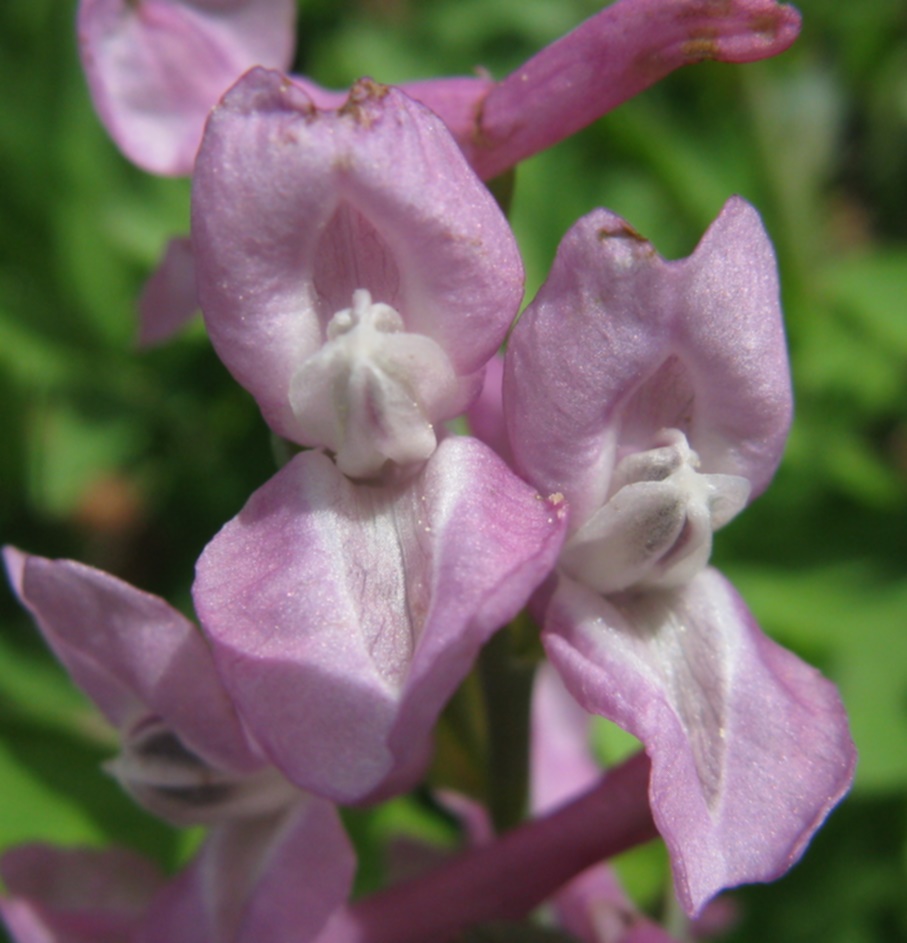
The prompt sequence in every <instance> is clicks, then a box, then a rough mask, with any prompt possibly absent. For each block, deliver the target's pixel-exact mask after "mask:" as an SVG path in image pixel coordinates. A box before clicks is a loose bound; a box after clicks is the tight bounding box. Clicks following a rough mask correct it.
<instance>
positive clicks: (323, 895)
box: [137, 798, 356, 943]
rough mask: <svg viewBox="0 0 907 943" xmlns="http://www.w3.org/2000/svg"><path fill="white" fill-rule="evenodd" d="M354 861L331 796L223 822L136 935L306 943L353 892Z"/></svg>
mask: <svg viewBox="0 0 907 943" xmlns="http://www.w3.org/2000/svg"><path fill="white" fill-rule="evenodd" d="M355 867H356V862H355V856H354V854H353V850H352V848H351V847H350V844H349V840H348V839H347V836H346V832H345V831H344V828H343V824H342V823H341V821H340V817H339V815H338V814H337V811H336V809H335V808H334V807H333V806H332V805H330V804H329V803H327V802H325V801H323V800H320V799H314V798H305V799H304V800H302V801H301V802H299V803H297V805H296V806H295V807H293V808H292V809H290V810H289V811H287V812H285V813H283V814H282V815H278V816H271V817H267V818H263V819H256V820H253V821H246V822H241V823H230V824H228V825H222V826H218V827H217V828H214V829H212V830H211V832H210V833H209V835H208V837H207V839H206V841H205V843H204V845H203V846H202V848H201V849H200V851H199V853H198V855H197V856H196V858H195V860H194V861H193V862H192V864H191V865H190V866H189V868H188V869H187V870H186V871H184V872H183V873H182V874H181V875H180V876H179V877H178V878H177V879H176V880H175V881H173V882H171V884H170V885H168V886H167V887H166V888H165V889H164V890H163V892H162V893H161V894H160V895H159V896H158V898H157V899H156V900H155V901H154V903H153V904H152V907H151V909H150V912H149V915H148V919H147V921H146V927H145V930H144V933H143V934H142V935H140V936H139V938H138V941H137V943H196V941H198V943H206V941H212V940H231V941H235V943H260V941H263V940H267V941H268V943H306V941H308V940H312V939H314V937H315V935H316V934H317V933H318V931H319V930H320V929H321V927H322V926H323V925H324V924H325V922H326V921H327V919H328V917H329V916H330V915H331V914H332V913H333V912H334V911H336V910H338V909H339V908H340V907H341V906H342V905H343V904H345V903H346V900H347V896H348V895H349V892H350V889H351V886H352V881H353V874H354V871H355Z"/></svg>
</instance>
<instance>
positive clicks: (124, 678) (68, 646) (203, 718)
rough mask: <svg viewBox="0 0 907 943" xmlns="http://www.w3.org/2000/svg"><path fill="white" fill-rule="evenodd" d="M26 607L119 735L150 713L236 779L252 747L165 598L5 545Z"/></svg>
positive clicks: (206, 659)
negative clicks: (117, 730)
mask: <svg viewBox="0 0 907 943" xmlns="http://www.w3.org/2000/svg"><path fill="white" fill-rule="evenodd" d="M3 555H4V560H5V562H6V566H7V571H8V573H9V575H10V580H11V582H12V585H13V590H14V591H15V593H16V595H17V596H18V597H19V600H20V602H21V603H22V605H23V606H25V607H26V609H28V611H29V612H30V613H31V615H32V616H33V618H34V620H35V622H36V623H37V625H38V628H39V629H40V630H41V632H42V634H43V635H44V638H45V639H46V641H47V643H48V645H50V647H51V648H52V649H53V651H54V654H55V655H56V656H57V657H58V658H59V659H60V661H61V662H63V664H64V665H65V666H66V669H67V670H68V671H69V673H70V675H71V676H72V678H73V680H74V681H75V682H76V684H78V685H79V687H81V688H82V689H83V690H84V691H85V692H86V693H87V694H88V696H89V697H91V698H92V700H94V701H95V703H96V704H97V705H98V707H99V708H100V709H101V710H102V711H103V712H104V714H105V716H106V717H107V719H108V720H109V721H110V722H111V723H112V724H113V725H114V726H116V727H118V728H119V729H120V730H124V728H126V727H128V726H129V725H130V724H131V723H132V722H135V721H137V720H139V718H141V717H142V716H144V715H147V714H148V712H149V711H150V712H151V713H152V714H155V715H157V716H158V717H160V718H162V719H163V720H164V721H165V723H166V724H167V726H168V727H170V728H171V729H172V730H173V731H175V732H176V733H177V734H178V735H179V737H180V739H181V740H183V741H184V742H185V744H186V745H187V746H189V747H190V748H191V749H192V750H194V751H195V752H196V753H197V754H198V755H199V756H202V757H204V758H205V759H207V760H208V761H209V762H210V763H212V764H213V765H216V766H219V767H222V768H224V769H229V770H233V771H236V772H242V771H251V770H254V769H257V768H259V767H261V766H262V765H263V761H262V760H261V758H260V757H258V756H257V755H256V753H255V752H254V751H253V749H252V747H251V746H250V744H249V742H248V740H247V738H246V736H245V733H244V732H243V729H242V727H241V726H240V723H239V720H238V718H237V717H236V714H235V713H234V711H233V707H232V705H231V704H230V701H229V700H228V698H227V695H226V693H225V691H224V689H223V687H222V685H221V682H220V680H219V678H218V676H217V673H216V671H215V669H214V662H213V661H212V659H211V655H210V653H209V651H208V648H207V646H206V645H205V642H204V639H203V638H202V636H201V634H200V633H199V631H198V629H197V628H196V627H195V626H194V625H193V624H192V623H191V622H190V621H189V620H188V619H186V618H185V617H184V616H183V615H181V614H180V613H179V612H177V611H176V610H175V609H173V608H172V607H171V606H169V605H168V604H167V603H166V602H164V600H163V599H159V598H158V597H157V596H151V595H149V594H148V593H143V592H141V591H140V590H138V589H135V588H134V587H132V586H130V585H129V584H128V583H124V582H122V581H121V580H118V579H116V578H115V577H113V576H110V575H109V574H107V573H102V572H101V571H100V570H95V569H93V568H92V567H89V566H85V565H84V564H81V563H76V562H75V561H73V560H47V559H45V558H43V557H35V556H30V555H29V554H25V553H22V552H21V551H19V550H16V549H15V548H14V547H6V548H4V552H3Z"/></svg>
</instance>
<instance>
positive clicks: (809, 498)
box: [0, 0, 907, 943]
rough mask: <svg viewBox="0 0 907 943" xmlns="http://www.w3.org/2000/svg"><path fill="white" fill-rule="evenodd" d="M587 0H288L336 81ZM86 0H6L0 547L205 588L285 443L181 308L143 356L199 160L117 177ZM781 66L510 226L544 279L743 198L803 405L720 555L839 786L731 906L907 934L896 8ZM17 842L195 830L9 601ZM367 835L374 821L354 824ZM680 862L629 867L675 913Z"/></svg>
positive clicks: (855, 15) (588, 172) (818, 35)
mask: <svg viewBox="0 0 907 943" xmlns="http://www.w3.org/2000/svg"><path fill="white" fill-rule="evenodd" d="M600 6H601V4H600V3H596V2H592V0H418V2H416V0H358V2H356V0H301V3H300V23H299V36H300V43H299V52H298V57H297V62H296V68H297V69H298V70H299V71H304V72H306V73H308V74H309V75H311V76H312V77H313V78H315V79H316V80H318V81H320V82H322V83H323V84H326V85H332V86H336V87H340V86H344V85H347V84H349V82H350V81H352V80H353V79H355V78H356V77H358V76H359V75H362V74H369V75H372V76H373V77H375V78H377V79H379V80H381V81H385V82H394V81H402V80H406V79H412V78H418V77H428V76H432V75H437V74H462V73H468V72H470V71H471V70H472V68H473V67H474V66H475V65H478V64H481V65H484V66H486V67H487V68H488V69H489V70H490V71H491V72H492V74H493V75H495V76H499V77H500V76H503V75H504V74H506V73H507V72H508V71H509V70H510V69H511V68H513V67H515V66H517V65H519V63H520V62H522V61H523V60H524V59H525V58H527V57H528V56H529V55H531V53H532V52H534V51H535V50H537V49H539V48H540V47H541V46H542V45H544V44H545V43H547V42H549V41H551V40H552V39H554V38H556V37H557V36H559V35H560V34H562V33H564V32H566V31H567V30H569V29H570V28H571V27H572V26H574V25H576V24H577V23H578V22H580V21H581V20H582V19H584V18H585V17H586V16H588V15H590V14H591V13H593V12H595V11H596V10H597V9H598V8H599V7H600ZM74 7H75V3H74V0H73V2H69V0H4V2H3V3H2V5H0V83H2V85H0V87H2V88H3V89H4V92H3V95H2V96H0V429H2V442H0V479H2V482H0V497H2V506H0V537H2V540H3V542H4V543H7V542H8V543H14V544H16V545H18V546H20V547H22V548H24V549H27V550H30V551H32V552H35V553H40V554H42V555H45V556H69V557H74V558H77V559H80V560H83V561H85V562H88V563H91V564H93V565H95V566H99V567H102V568H104V569H108V570H110V571H112V572H114V573H116V574H118V575H120V576H122V577H124V578H126V579H128V580H130V581H132V582H134V583H136V584H137V585H139V586H141V587H142V588H145V589H148V590H151V591H153V592H157V593H160V594H161V595H164V596H166V597H167V598H168V599H170V600H171V601H173V602H175V603H176V604H177V605H180V606H183V607H188V599H189V596H188V588H189V584H190V580H191V574H192V566H193V563H194V560H195V558H196V557H197V556H198V554H199V552H200V551H201V549H202V547H203V546H204V545H205V543H206V542H207V540H208V539H210V537H211V536H212V535H213V534H214V532H215V531H216V530H217V529H218V528H219V527H220V526H221V524H223V523H224V522H225V521H226V520H228V519H229V518H230V517H232V516H233V515H234V514H235V513H236V512H237V511H238V510H239V508H240V507H241V506H242V504H243V503H244V501H245V500H246V498H247V497H248V495H249V494H250V493H251V491H252V490H253V489H254V488H255V487H257V486H258V485H259V484H261V483H262V482H263V481H264V480H265V479H266V478H267V477H268V476H269V475H270V474H271V473H272V471H273V461H272V458H271V452H270V446H269V438H268V434H267V432H266V430H265V428H264V427H263V425H262V423H261V421H260V418H259V416H258V412H257V409H256V407H255V406H254V404H253V403H252V401H251V399H250V398H249V397H248V396H247V395H246V394H245V393H244V392H243V391H242V390H240V389H239V388H238V387H237V386H236V385H235V384H233V383H232V381H231V380H230V379H229V377H228V375H227V373H226V371H225V370H224V369H223V368H222V367H221V365H220V364H219V362H218V361H217V359H216V358H215V357H214V355H213V354H212V352H211V350H210V349H209V347H208V345H207V342H206V339H205V336H204V331H203V329H202V327H201V325H200V324H195V325H194V326H192V327H190V328H189V330H187V331H186V332H184V334H183V335H181V336H180V337H179V338H178V339H177V340H176V341H174V342H173V343H171V344H170V345H168V346H166V347H164V348H161V349H159V350H155V351H151V352H146V353H139V352H137V351H136V350H135V348H134V343H133V340H134V336H135V332H136V319H135V314H134V308H135V298H136V296H137V294H138V292H139V290H140V287H141V285H142V282H143V279H144V278H145V277H147V275H148V273H149V271H150V270H151V268H152V266H153V264H154V263H155V261H156V259H157V256H158V255H159V253H160V251H161V250H162V247H163V244H164V242H165V240H166V237H167V236H168V235H169V234H171V233H175V232H180V231H185V230H186V228H187V225H188V195H189V186H188V183H187V182H186V181H173V180H160V179H155V178H152V177H149V176H147V175H145V174H143V173H142V172H140V171H138V170H136V169H135V168H133V167H131V166H130V165H129V164H128V163H127V162H126V161H125V159H123V158H122V157H121V156H120V155H119V153H118V152H117V151H116V150H115V148H114V147H113V145H112V144H111V143H110V142H109V140H108V139H107V138H106V136H105V134H104V132H103V130H102V129H101V127H100V125H99V124H98V122H97V120H96V118H95V116H94V114H93V112H92V109H91V105H90V103H89V100H88V95H87V92H86V89H85V85H84V82H83V80H82V76H81V72H80V69H79V65H78V60H77V55H76V49H75V36H74V27H73V20H74V12H75V11H74ZM800 9H801V10H802V13H803V16H804V29H803V34H802V36H801V38H800V40H799V41H798V43H797V44H796V45H795V47H794V48H793V49H792V50H791V51H789V52H788V53H786V54H784V55H783V56H781V57H779V58H777V59H775V60H773V61H770V62H765V63H757V64H753V65H748V66H732V65H721V64H714V63H708V64H703V65H699V66H695V67H691V68H688V69H685V70H682V71H681V72H679V73H676V74H674V75H673V76H671V77H670V78H669V79H667V80H666V81H664V82H662V83H660V84H659V85H658V86H657V87H655V88H653V89H651V90H649V91H648V92H646V93H645V94H643V95H642V96H640V97H639V98H637V99H636V100H634V101H632V102H630V103H628V104H627V105H624V106H623V107H621V108H620V109H618V110H617V111H615V112H614V113H612V114H610V115H608V116H606V117H605V118H603V119H602V120H600V121H599V122H598V123H597V124H595V125H594V126H592V127H590V128H589V129H587V130H586V131H584V132H583V133H581V134H579V135H577V136H576V137H575V138H573V139H572V140H570V141H567V142H564V143H563V144H561V145H559V146H558V147H556V148H553V149H552V150H550V151H548V152H547V153H545V154H542V155H539V156H538V157H536V158H533V159H532V160H530V161H528V162H527V163H525V164H524V165H522V166H521V167H520V168H519V171H518V174H517V180H516V193H515V198H514V203H513V213H512V219H513V223H514V226H515V229H516V232H517V237H518V239H519V241H520V245H521V247H522V249H523V252H524V256H525V259H526V263H527V266H528V271H529V284H528V293H527V297H530V298H531V296H532V293H533V292H534V290H535V289H536V288H537V287H538V285H539V284H540V282H541V281H542V279H543V278H544V273H545V271H546V268H547V266H548V265H549V263H550V261H551V258H552V256H553V254H554V250H555V248H556V246H557V244H558V241H559V240H560V238H561V236H562V235H563V233H564V232H565V230H566V229H567V228H568V227H569V226H570V225H571V224H572V223H573V222H574V221H575V219H576V218H577V217H579V216H580V215H582V214H584V213H586V212H588V211H589V210H590V209H592V208H593V207H596V206H607V207H609V208H611V209H613V210H615V211H617V212H619V213H620V214H622V215H623V216H625V217H626V218H627V219H628V220H629V221H630V222H631V223H632V224H633V225H634V226H635V227H636V228H637V229H638V230H639V231H640V232H642V233H643V234H645V235H646V236H648V237H649V238H651V239H652V240H653V241H654V243H655V244H656V246H657V247H658V248H659V250H660V251H661V252H662V253H663V254H664V255H666V256H669V257H678V256H682V255H685V254H687V253H688V252H689V251H690V250H691V249H692V248H693V246H694V245H695V243H696V241H697V239H698V238H699V236H700V235H701V233H702V231H703V230H704V229H705V227H706V226H707V225H708V223H709V222H710V221H711V220H712V219H713V218H714V216H715V215H716V214H717V212H718V210H719V209H720V207H721V205H722V204H723V202H724V201H725V199H726V198H727V197H728V196H729V195H731V194H733V193H739V194H742V195H743V196H745V197H746V198H747V199H749V200H750V201H751V202H753V203H754V204H755V205H756V206H757V207H758V208H759V209H760V211H761V212H762V214H763V217H764V220H765V223H766V226H767V228H768V230H769V232H770V234H771V236H772V238H773V240H774V242H775V245H776V247H777V250H778V255H779V262H780V267H781V275H782V283H783V290H784V302H785V311H786V318H787V327H788V333H789V338H790V347H791V358H792V365H793V374H794V383H795V388H796V399H797V413H796V419H795V424H794V430H793V433H792V436H791V439H790V444H789V447H788V451H787V454H786V457H785V460H784V463H783V465H782V467H781V470H780V472H779V474H778V476H777V479H776V481H775V483H774V484H773V486H772V487H771V489H770V490H769V491H768V492H767V494H766V495H765V496H763V497H762V498H760V500H759V502H758V503H757V504H756V505H755V507H754V508H753V509H751V510H750V511H749V512H748V513H746V514H744V515H743V516H742V517H741V518H739V519H738V520H737V521H735V522H734V523H733V524H732V525H731V526H730V527H729V528H728V529H727V530H726V531H725V532H723V533H722V535H721V536H720V537H719V538H718V540H717V548H716V555H717V562H718V564H719V565H720V566H722V567H723V568H724V569H725V570H726V572H728V573H729V574H730V575H731V577H732V578H733V579H734V581H735V582H736V583H737V585H738V586H739V588H740V589H741V590H742V592H743V594H744V596H745V597H746V598H747V600H748V601H749V603H750V604H751V606H752V608H753V610H754V612H755V613H756V615H757V616H758V618H759V619H760V621H761V623H762V625H763V626H764V627H765V628H766V630H767V631H769V632H770V633H771V634H772V635H774V637H775V638H777V639H779V640H780V641H781V642H783V643H784V644H785V645H787V646H789V647H791V648H793V649H795V650H796V651H798V652H799V653H800V654H801V655H803V657H805V658H806V659H808V660H809V661H811V662H812V663H814V664H816V665H818V666H819V667H821V668H822V670H823V671H824V672H826V674H828V675H829V676H830V677H831V678H833V679H834V680H835V681H836V682H837V683H838V684H839V685H840V688H841V690H842V693H843V696H844V699H845V701H846V703H847V706H848V708H849V711H850V715H851V718H852V723H853V730H854V735H855V738H856V740H857V744H858V747H859V749H860V766H859V770H858V775H857V783H856V787H855V789H854V791H853V794H852V795H851V796H850V797H849V798H848V799H847V800H846V801H845V802H844V804H843V805H842V806H841V807H840V808H839V809H838V810H837V811H836V812H835V813H834V814H833V815H832V817H831V819H830V821H829V823H828V825H827V827H826V828H825V829H824V831H823V832H822V833H821V834H820V835H819V837H818V838H817V839H816V840H815V842H814V843H813V846H812V847H811V848H810V850H809V851H808V852H807V854H806V856H805V859H804V861H803V862H802V863H801V864H800V865H798V866H797V868H795V869H794V871H793V872H792V873H791V874H790V875H789V876H788V877H787V878H785V879H784V880H782V881H780V882H778V883H776V884H774V885H771V886H767V887H757V888H750V889H745V890H742V891H740V892H738V893H735V894H734V895H733V897H734V900H735V901H736V902H737V905H738V908H739V921H738V923H737V924H736V926H735V927H734V928H733V929H732V930H731V931H730V932H729V933H728V934H727V936H726V939H728V940H730V941H740V943H743V941H757V940H758V941H769V940H771V941H811V940H817V941H819V940H821V941H825V943H863V941H867V943H870V941H899V940H907V903H905V902H907V582H905V580H904V570H905V560H907V5H905V4H904V3H903V0H861V2H859V3H829V2H827V0H807V2H804V3H802V4H800ZM0 618H2V630H0V725H2V727H0V734H2V736H0V848H4V847H7V846H9V845H12V844H15V843H17V842H21V841H25V840H32V839H46V840H53V841H58V842H64V843H78V842H88V843H92V844H103V843H106V842H109V841H116V842H120V843H126V844H132V845H133V846H136V847H139V848H141V849H143V850H146V851H149V852H150V853H152V854H153V855H155V856H156V857H157V858H159V859H160V860H161V861H163V862H167V863H172V862H173V861H174V860H176V859H177V858H178V856H179V855H180V853H181V848H182V847H183V845H184V844H185V841H184V839H182V838H179V837H178V836H175V835H174V833H172V832H170V831H169V830H167V829H165V828H163V827H161V826H157V825H155V824H153V823H151V822H150V821H149V819H148V818H147V817H145V816H144V815H143V814H141V813H140V812H137V811H136V810H135V809H134V808H133V807H132V806H131V804H130V803H129V801H128V800H126V799H125V798H123V797H122V796H121V795H120V793H119V791H118V789H117V788H116V787H115V786H114V785H113V784H112V782H110V781H109V780H108V779H107V778H106V777H105V776H104V775H103V774H101V773H99V771H98V769H97V765H98V763H99V762H100V761H101V760H102V759H103V758H105V757H107V756H109V755H110V752H111V749H112V744H113V741H112V739H111V736H110V734H109V733H108V732H106V731H105V729H104V727H103V725H102V724H101V723H100V721H99V720H98V719H97V717H96V715H95V714H94V713H93V711H92V710H91V709H90V708H89V707H88V706H87V704H86V702H85V701H84V700H83V699H82V698H81V696H80V695H79V694H78V693H77V692H75V691H73V690H72V689H71V687H70V686H69V685H68V683H67V682H66V681H65V676H64V675H63V673H62V672H61V671H60V670H59V669H58V668H57V667H56V666H55V665H54V664H53V663H52V662H51V661H50V659H49V658H48V657H47V656H46V654H45V652H44V650H43V647H42V645H41V643H40V641H39V639H38V638H37V634H36V633H35V631H34V630H33V628H32V627H31V625H30V623H29V622H28V620H27V619H26V618H25V617H24V616H23V615H22V614H21V612H20V611H19V609H18V607H17V606H16V604H15V603H14V601H13V600H12V598H11V596H9V595H8V594H5V593H4V594H2V598H0ZM360 826H361V822H360ZM664 868H665V865H664V860H663V856H660V855H659V854H657V853H653V852H646V853H644V854H642V855H637V856H635V857H631V858H630V859H629V860H628V861H627V862H626V864H625V866H624V873H625V876H626V877H627V880H628V881H629V883H630V885H631V887H632V888H633V889H634V890H635V891H636V892H637V893H638V894H639V895H640V898H641V899H642V900H643V902H647V903H649V904H651V905H653V906H657V897H658V887H659V882H661V881H662V880H663V878H664Z"/></svg>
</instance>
